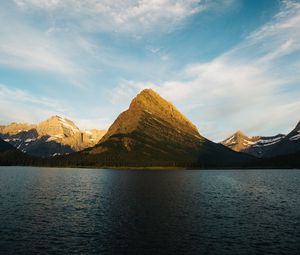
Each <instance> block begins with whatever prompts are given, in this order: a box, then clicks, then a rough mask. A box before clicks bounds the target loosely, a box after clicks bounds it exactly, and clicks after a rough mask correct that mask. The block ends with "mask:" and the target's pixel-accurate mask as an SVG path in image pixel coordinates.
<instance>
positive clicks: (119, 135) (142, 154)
mask: <svg viewBox="0 0 300 255" xmlns="http://www.w3.org/2000/svg"><path fill="white" fill-rule="evenodd" d="M64 158H65V160H67V161H68V162H76V164H77V165H89V166H91V165H96V166H195V165H199V166H203V167H204V166H219V165H223V166H225V165H230V166H233V165H236V164H242V163H244V162H245V161H251V160H252V157H250V156H247V155H244V154H240V153H236V152H233V151H232V150H230V149H228V148H226V147H225V146H223V145H220V144H216V143H213V142H211V141H209V140H207V139H206V138H204V137H203V136H202V135H200V134H199V132H198V130H197V128H196V126H195V125H194V124H192V123H191V122H190V121H189V120H188V119H187V118H186V117H185V116H184V115H183V114H181V113H180V112H179V111H178V110H177V109H176V108H175V106H174V105H173V104H171V103H170V102H167V101H166V100H164V99H163V98H162V97H161V96H160V95H159V94H157V93H156V92H154V91H153V90H151V89H145V90H143V91H142V92H140V93H139V94H138V95H137V96H136V97H135V98H134V99H133V100H132V102H131V104H130V106H129V108H128V110H126V111H124V112H123V113H121V114H120V115H119V116H118V118H117V119H116V120H115V121H114V123H113V124H112V125H111V127H110V128H109V129H108V131H107V133H106V134H105V135H104V136H103V137H102V139H101V140H100V142H99V143H98V144H97V145H96V146H94V147H92V148H89V149H86V150H84V151H82V152H80V153H76V154H72V155H69V156H66V157H64Z"/></svg>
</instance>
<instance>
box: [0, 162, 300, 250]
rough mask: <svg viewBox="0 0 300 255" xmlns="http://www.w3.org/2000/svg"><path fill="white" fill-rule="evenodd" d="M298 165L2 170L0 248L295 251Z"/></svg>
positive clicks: (298, 243) (299, 226) (299, 242)
mask: <svg viewBox="0 0 300 255" xmlns="http://www.w3.org/2000/svg"><path fill="white" fill-rule="evenodd" d="M299 249H300V170H170V171H140V170H136V171H134V170H105V169H58V168H30V167H0V254H18V253H20V254H21V253H22V254H35V253H44V254H45V253H46V254H200V253H201V254H299Z"/></svg>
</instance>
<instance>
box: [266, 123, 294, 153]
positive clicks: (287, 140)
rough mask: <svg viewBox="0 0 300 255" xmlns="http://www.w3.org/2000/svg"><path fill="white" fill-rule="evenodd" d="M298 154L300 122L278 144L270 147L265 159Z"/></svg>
mask: <svg viewBox="0 0 300 255" xmlns="http://www.w3.org/2000/svg"><path fill="white" fill-rule="evenodd" d="M298 152H300V121H299V122H298V124H297V125H296V127H295V128H294V129H293V130H292V131H291V132H290V133H288V134H287V135H286V136H285V137H284V138H283V139H281V140H280V141H279V142H277V143H275V144H273V145H272V149H271V150H270V151H268V153H267V157H276V156H281V155H288V154H295V153H298Z"/></svg>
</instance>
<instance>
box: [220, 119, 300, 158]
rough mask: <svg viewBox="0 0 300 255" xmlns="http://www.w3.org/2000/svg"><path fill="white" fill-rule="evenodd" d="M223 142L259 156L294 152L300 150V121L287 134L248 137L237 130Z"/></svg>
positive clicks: (273, 155) (235, 149) (232, 147)
mask: <svg viewBox="0 0 300 255" xmlns="http://www.w3.org/2000/svg"><path fill="white" fill-rule="evenodd" d="M221 143H222V144H223V145H225V146H227V147H228V148H230V149H232V150H234V151H238V152H244V153H248V154H250V155H253V156H256V157H259V158H272V157H276V156H280V155H288V154H294V153H297V152H299V151H300V121H299V123H298V124H297V125H296V127H295V128H294V129H293V130H292V131H291V132H290V133H289V134H287V135H282V134H278V135H275V136H269V137H267V136H254V137H248V136H246V135H244V134H243V133H241V132H236V133H235V134H233V135H232V136H230V137H229V138H227V139H225V140H224V141H222V142H221Z"/></svg>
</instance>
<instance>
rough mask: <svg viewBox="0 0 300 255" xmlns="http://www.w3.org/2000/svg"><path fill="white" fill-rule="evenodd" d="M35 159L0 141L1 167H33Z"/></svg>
mask: <svg viewBox="0 0 300 255" xmlns="http://www.w3.org/2000/svg"><path fill="white" fill-rule="evenodd" d="M34 163H35V159H34V158H32V157H30V156H28V155H26V154H24V153H23V152H21V151H19V150H18V149H16V148H15V147H14V146H12V145H11V144H9V143H7V142H5V141H3V140H2V139H0V166H9V165H33V164H34Z"/></svg>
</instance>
